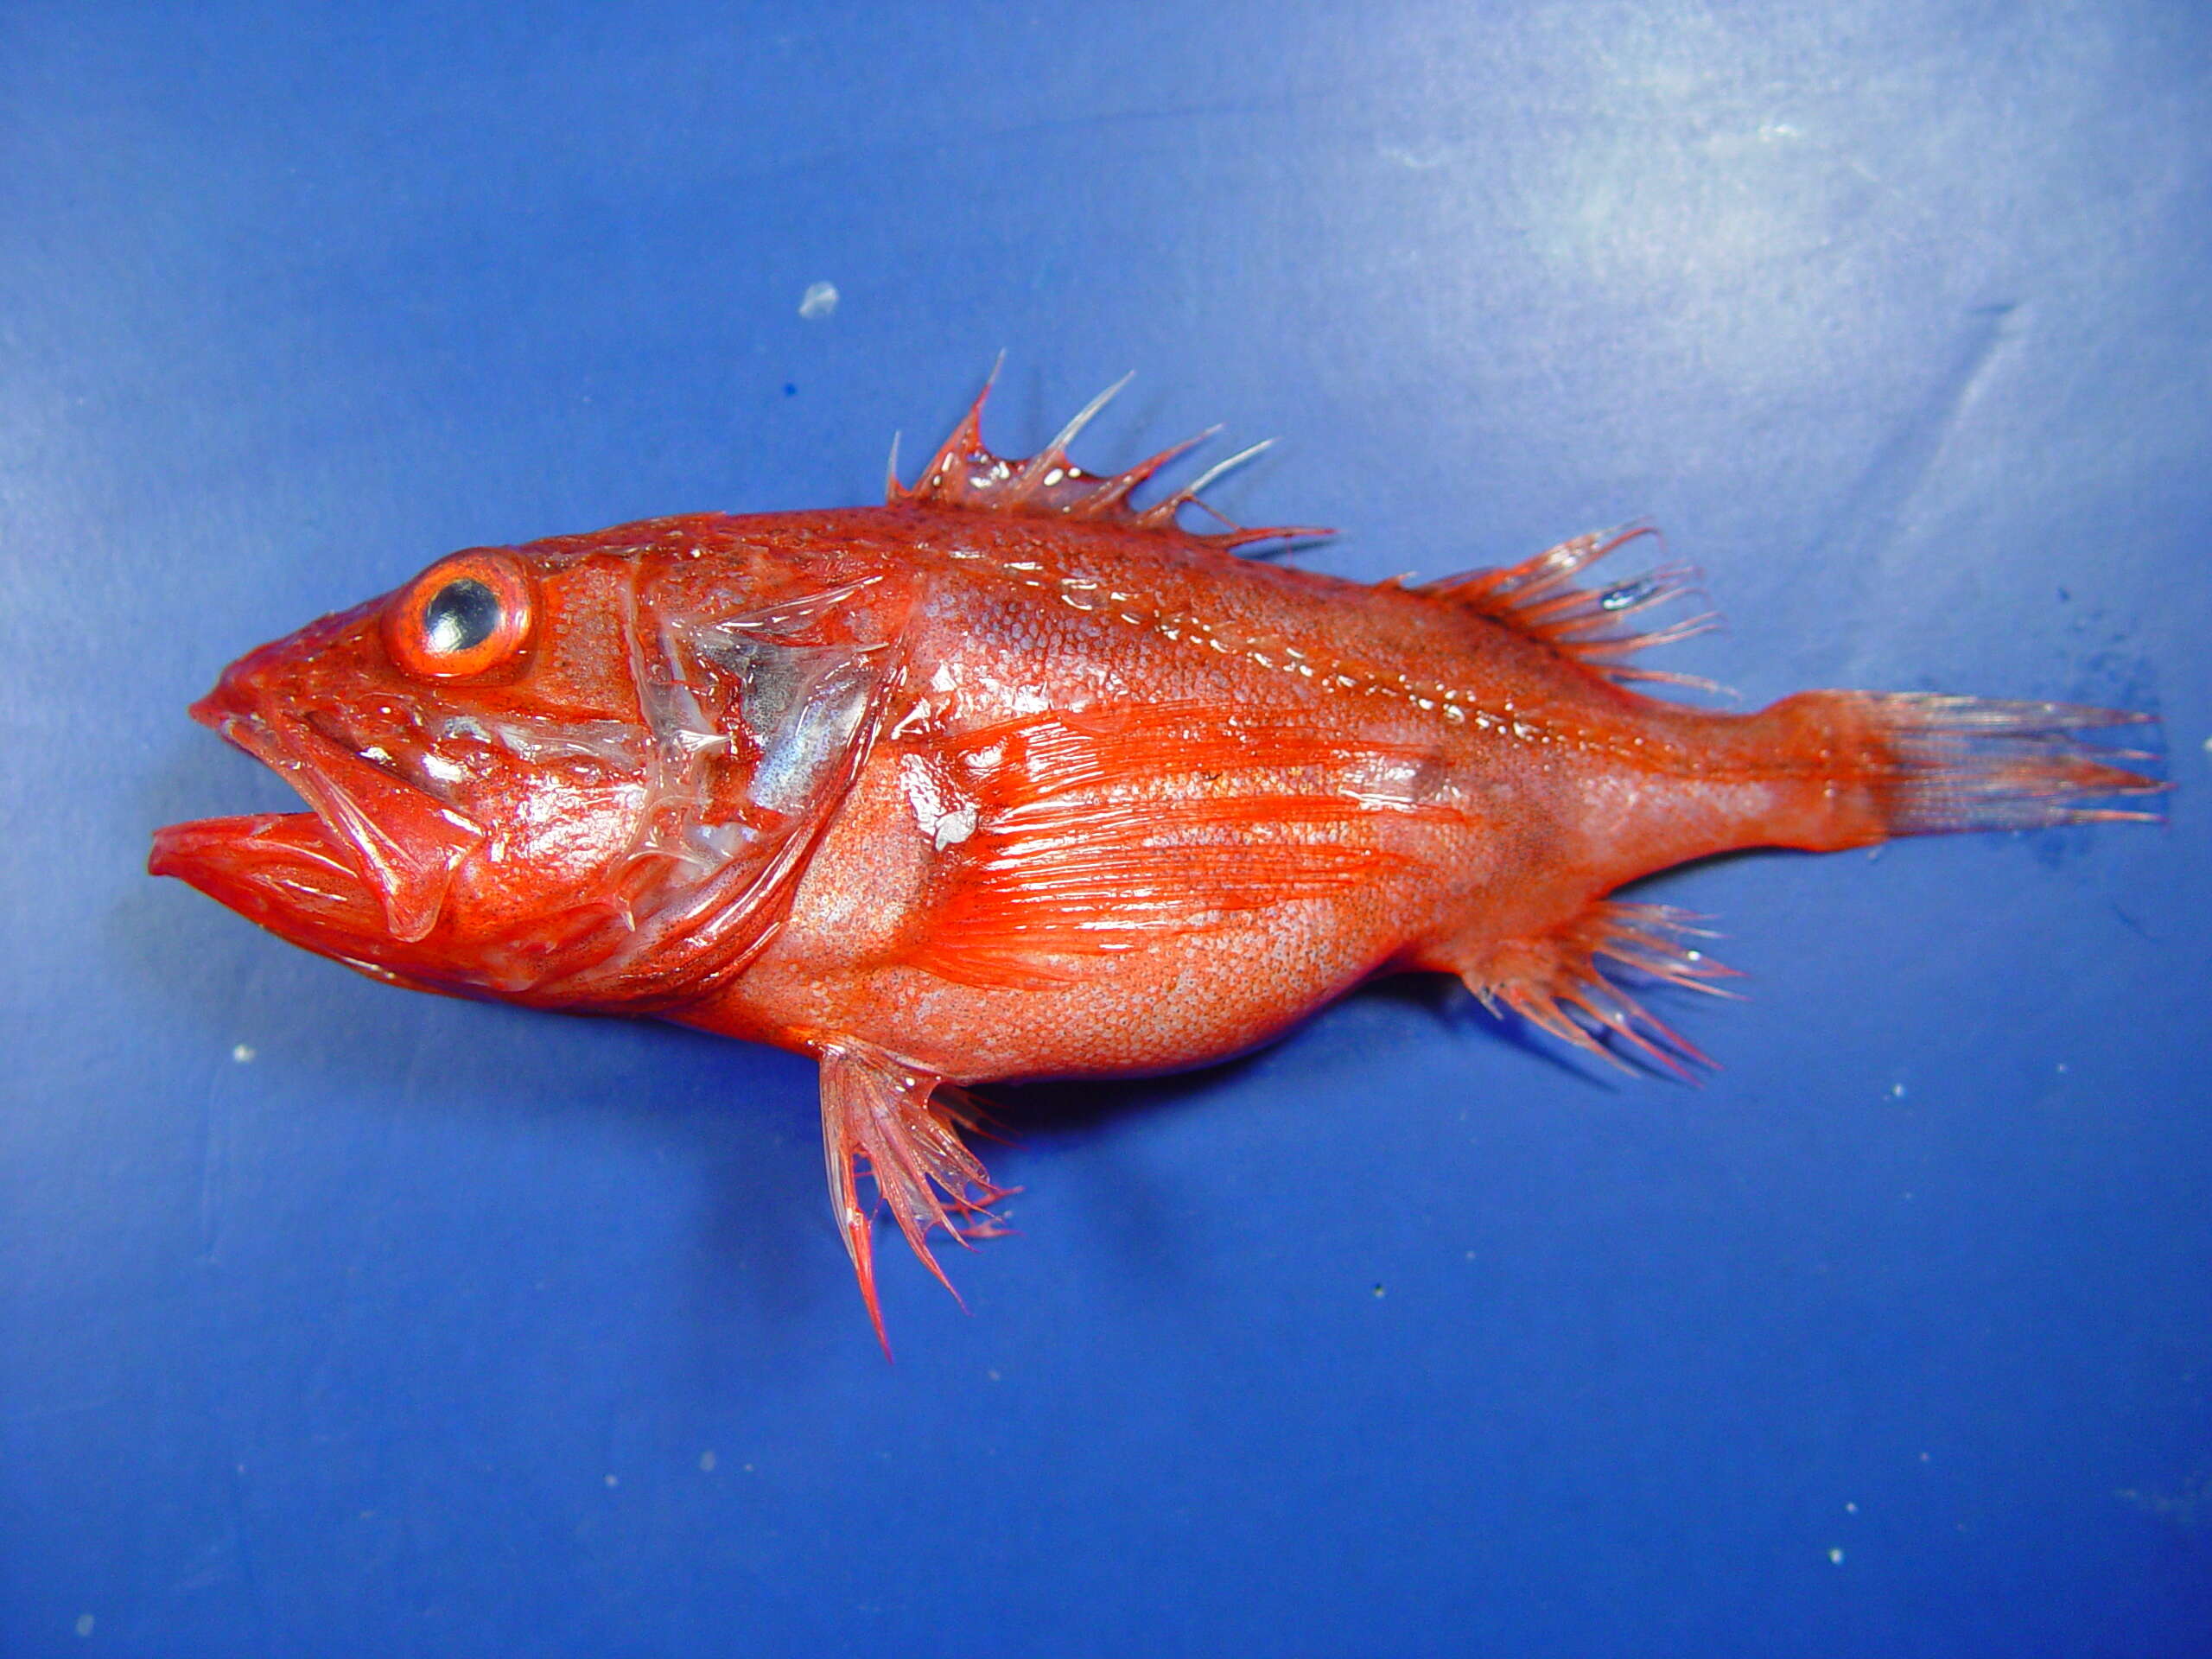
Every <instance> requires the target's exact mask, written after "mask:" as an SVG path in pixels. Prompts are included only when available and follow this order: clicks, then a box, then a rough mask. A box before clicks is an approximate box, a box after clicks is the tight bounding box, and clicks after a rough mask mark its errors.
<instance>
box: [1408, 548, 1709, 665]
mask: <svg viewBox="0 0 2212 1659" xmlns="http://www.w3.org/2000/svg"><path fill="white" fill-rule="evenodd" d="M1655 534H1656V531H1653V530H1652V529H1651V527H1650V526H1649V525H1648V524H1630V525H1629V526H1627V527H1626V528H1624V529H1620V530H1594V531H1591V532H1589V533H1588V534H1587V535H1584V536H1577V537H1574V539H1573V540H1572V541H1567V542H1561V543H1560V544H1559V545H1558V546H1557V547H1554V548H1550V549H1548V550H1546V551H1544V552H1541V553H1539V554H1537V555H1536V556H1535V558H1533V559H1525V560H1523V561H1522V563H1519V564H1516V565H1510V566H1508V567H1507V568H1506V569H1503V570H1470V571H1468V572H1466V573H1465V575H1457V576H1446V577H1444V578H1443V579H1441V580H1440V581H1437V582H1427V583H1424V584H1423V585H1422V586H1421V588H1419V589H1417V590H1416V591H1418V592H1421V593H1425V594H1435V595H1436V596H1437V597H1438V598H1440V599H1446V600H1450V601H1452V603H1453V604H1456V605H1464V606H1465V607H1467V608H1468V609H1470V610H1473V611H1478V612H1480V613H1482V614H1483V615H1484V616H1487V617H1489V618H1490V619H1491V620H1492V621H1495V622H1502V623H1503V624H1504V625H1505V626H1508V627H1510V628H1513V629H1515V630H1516V631H1517V632H1522V633H1524V634H1527V635H1528V636H1529V638H1530V639H1541V640H1542V641H1543V642H1544V643H1545V644H1546V645H1550V646H1551V647H1552V648H1553V649H1554V650H1555V651H1558V652H1563V653H1565V654H1566V655H1567V656H1569V657H1572V658H1574V659H1575V660H1576V661H1577V662H1579V663H1581V664H1584V665H1585V666H1586V667H1588V668H1590V669H1592V670H1594V671H1596V672H1598V673H1599V674H1602V675H1604V676H1605V677H1606V678H1607V679H1609V680H1611V681H1613V682H1614V683H1616V684H1626V683H1629V682H1630V681H1637V680H1642V681H1646V682H1654V681H1656V682H1659V683H1664V684H1669V685H1687V686H1694V687H1697V688H1699V689H1700V690H1707V691H1711V690H1719V687H1717V686H1715V685H1714V684H1713V682H1712V681H1710V680H1704V679H1700V678H1698V677H1696V676H1694V675H1690V674H1669V673H1665V672H1662V671H1659V670H1656V669H1648V668H1635V667H1631V666H1630V665H1629V664H1628V663H1627V662H1626V661H1625V659H1626V658H1629V657H1630V656H1633V655H1634V654H1635V653H1636V652H1639V651H1643V650H1645V649H1646V648H1648V647H1649V646H1652V645H1674V644H1675V643H1676V642H1677V641H1679V640H1683V639H1694V638H1696V637H1697V636H1698V635H1699V634H1700V633H1704V632H1708V631H1709V630H1711V629H1713V628H1714V627H1717V626H1719V620H1720V619H1719V616H1718V615H1716V614H1715V613H1713V612H1711V611H1706V612H1702V613H1699V614H1698V615H1696V616H1691V617H1686V618H1684V619H1683V620H1681V621H1679V622H1673V623H1669V624H1668V625H1666V626H1662V627H1656V628H1639V627H1635V626H1624V625H1626V624H1627V623H1628V621H1629V619H1630V618H1631V617H1636V616H1640V615H1642V614H1643V613H1644V612H1646V611H1649V610H1651V609H1653V608H1655V607H1657V606H1661V605H1664V604H1667V603H1668V602H1669V601H1672V600H1675V599H1679V598H1681V596H1682V595H1683V594H1688V593H1694V592H1695V591H1697V588H1696V583H1697V579H1698V573H1697V572H1696V571H1695V570H1694V569H1690V568H1689V567H1688V566H1687V565H1662V566H1661V567H1660V568H1659V569H1656V570H1653V571H1650V572H1649V573H1647V574H1646V575H1641V576H1636V577H1632V578H1631V579H1630V580H1629V581H1627V582H1616V583H1614V584H1613V585H1612V586H1611V587H1610V588H1578V587H1576V586H1575V585H1574V577H1575V576H1576V575H1578V574H1579V573H1580V571H1581V570H1582V569H1583V567H1584V566H1586V565H1590V564H1594V563H1597V562H1598V561H1599V559H1602V558H1604V557H1605V555H1607V554H1608V553H1611V552H1612V551H1613V550H1615V549H1616V548H1619V547H1624V546H1625V545H1627V544H1628V543H1630V542H1632V541H1635V540H1636V539H1637V537H1642V536H1650V535H1655Z"/></svg>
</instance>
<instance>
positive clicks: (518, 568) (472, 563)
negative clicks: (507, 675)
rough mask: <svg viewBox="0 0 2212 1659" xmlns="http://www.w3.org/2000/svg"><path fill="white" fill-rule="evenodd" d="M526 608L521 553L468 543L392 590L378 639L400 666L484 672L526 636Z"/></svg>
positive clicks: (426, 673) (440, 673) (436, 674)
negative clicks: (466, 547)
mask: <svg viewBox="0 0 2212 1659" xmlns="http://www.w3.org/2000/svg"><path fill="white" fill-rule="evenodd" d="M532 608H533V607H532V606H531V580H530V574H529V572H528V571H527V570H526V569H524V566H523V563H522V561H521V560H519V559H518V558H516V557H515V556H514V555H513V554H512V553H509V552H506V551H505V550H502V549H499V548H472V549H471V550H468V551H467V552H465V553H455V554H454V555H453V556H451V557H450V558H445V559H441V560H439V561H438V563H435V564H434V565H432V566H431V567H430V568H429V569H428V570H425V571H424V572H423V574H422V575H419V576H417V577H416V579H415V580H414V581H413V582H411V583H410V584H409V585H408V586H407V587H406V588H403V589H401V590H400V592H399V593H398V594H397V595H396V596H395V598H394V601H393V602H392V604H391V607H390V608H389V609H388V610H387V611H386V612H385V630H384V632H385V647H386V649H388V650H389V651H390V652H391V656H392V658H393V660H394V661H396V662H397V663H398V664H399V665H400V666H401V667H402V668H404V669H405V670H406V671H408V672H409V673H410V674H415V675H418V676H420V677H423V678H425V679H434V680H453V679H465V678H469V677H474V676H476V675H479V674H488V673H490V672H491V671H493V670H494V669H497V668H504V667H505V666H506V665H507V664H509V663H511V662H512V661H513V660H514V659H515V658H517V657H518V656H520V655H521V653H522V651H523V648H524V646H525V645H528V644H529V643H530V636H531V624H532V621H533V620H534V619H533V616H532Z"/></svg>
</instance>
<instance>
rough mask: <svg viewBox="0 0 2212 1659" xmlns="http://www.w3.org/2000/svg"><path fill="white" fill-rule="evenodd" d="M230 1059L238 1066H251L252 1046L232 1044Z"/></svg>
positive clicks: (249, 1044) (248, 1044)
mask: <svg viewBox="0 0 2212 1659" xmlns="http://www.w3.org/2000/svg"><path fill="white" fill-rule="evenodd" d="M231 1058H232V1059H234V1060H236V1061H237V1062H238V1064H239V1065H252V1064H253V1045H252V1044H251V1043H233V1044H232V1045H231Z"/></svg>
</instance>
